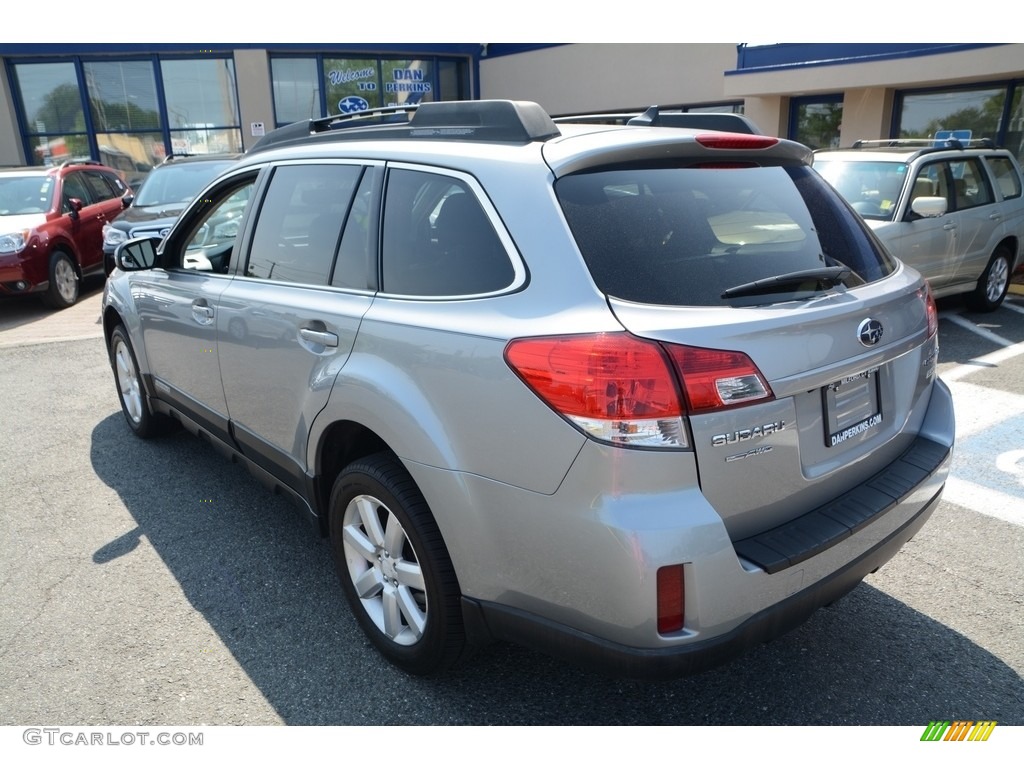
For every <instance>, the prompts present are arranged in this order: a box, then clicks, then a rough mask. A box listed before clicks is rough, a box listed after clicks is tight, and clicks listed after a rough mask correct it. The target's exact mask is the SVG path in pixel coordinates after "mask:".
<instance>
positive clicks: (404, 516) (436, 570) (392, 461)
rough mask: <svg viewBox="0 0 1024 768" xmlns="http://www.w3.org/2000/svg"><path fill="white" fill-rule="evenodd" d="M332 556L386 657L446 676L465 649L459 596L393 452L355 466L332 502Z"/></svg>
mask: <svg viewBox="0 0 1024 768" xmlns="http://www.w3.org/2000/svg"><path fill="white" fill-rule="evenodd" d="M329 514H330V536H331V553H332V555H333V556H334V564H335V567H336V568H337V570H338V576H339V577H340V578H341V584H342V588H343V590H344V592H345V597H346V599H347V600H348V602H349V605H350V607H351V608H352V612H353V614H355V617H356V620H357V621H358V622H359V625H360V627H362V629H363V632H365V633H366V636H367V637H369V639H370V641H371V642H372V643H373V644H374V646H376V648H377V649H378V650H379V651H380V652H381V654H383V655H384V657H385V658H386V659H387V660H388V661H390V662H391V663H392V664H394V665H395V666H397V667H399V668H400V669H402V670H404V671H406V672H409V673H410V674H414V675H430V674H434V673H437V672H442V671H444V670H445V669H448V668H450V667H451V666H452V665H453V664H455V663H456V662H457V661H458V660H459V658H460V657H461V656H462V653H463V650H464V648H465V645H466V637H465V629H464V628H463V625H462V611H461V606H460V597H461V592H460V589H459V582H458V579H457V578H456V576H455V569H454V568H453V567H452V563H451V559H450V557H449V556H448V549H447V548H446V547H445V544H444V540H443V539H442V538H441V532H440V531H439V530H438V528H437V523H436V522H435V521H434V518H433V516H432V515H431V513H430V509H429V507H428V506H427V503H426V501H425V500H424V499H423V495H422V494H421V493H420V491H419V488H417V487H416V484H415V482H413V479H412V478H411V477H410V476H409V473H408V472H406V470H405V468H404V467H402V465H401V464H400V463H399V462H398V460H397V459H396V458H395V457H394V456H393V455H391V454H390V453H378V454H375V455H373V456H368V457H366V458H364V459H360V460H358V461H356V462H353V463H352V464H350V465H349V466H348V467H346V468H345V469H344V470H343V471H342V473H341V474H340V475H339V476H338V479H337V480H336V481H335V483H334V489H333V490H332V492H331V502H330V513H329Z"/></svg>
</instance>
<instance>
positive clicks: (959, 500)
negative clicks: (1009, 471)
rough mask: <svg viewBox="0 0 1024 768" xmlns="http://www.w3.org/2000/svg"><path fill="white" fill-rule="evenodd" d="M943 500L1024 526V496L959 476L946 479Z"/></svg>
mask: <svg viewBox="0 0 1024 768" xmlns="http://www.w3.org/2000/svg"><path fill="white" fill-rule="evenodd" d="M942 500H943V501H948V502H949V503H950V504H956V505H957V506H958V507H965V508H967V509H970V510H971V511H973V512H980V513H981V514H983V515H988V516H989V517H995V518H998V519H999V520H1005V521H1006V522H1008V523H1013V524H1014V525H1020V526H1024V497H1022V496H1013V495H1011V494H1009V493H1002V492H1001V491H996V490H993V489H992V488H986V487H985V486H984V485H978V484H977V483H972V482H971V481H970V480H964V479H962V478H959V477H950V478H949V479H948V480H946V488H945V490H944V491H943V492H942Z"/></svg>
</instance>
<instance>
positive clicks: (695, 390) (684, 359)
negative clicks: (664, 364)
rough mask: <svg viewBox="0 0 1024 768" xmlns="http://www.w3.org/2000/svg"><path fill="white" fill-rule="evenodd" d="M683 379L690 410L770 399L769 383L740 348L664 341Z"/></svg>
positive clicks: (714, 409)
mask: <svg viewBox="0 0 1024 768" xmlns="http://www.w3.org/2000/svg"><path fill="white" fill-rule="evenodd" d="M665 348H666V350H668V354H669V357H671V358H672V362H673V363H675V367H676V372H677V373H678V374H679V378H680V379H681V380H682V382H683V391H684V392H685V393H686V400H687V406H688V408H689V411H690V413H704V412H708V411H717V410H721V409H723V408H731V407H732V406H734V405H744V404H749V403H753V402H756V401H758V400H771V399H772V398H773V397H774V395H773V394H772V390H771V387H769V386H768V382H766V381H765V379H764V376H762V375H761V371H759V370H758V368H757V366H756V365H754V362H753V361H752V360H751V359H750V358H749V357H747V356H746V355H745V354H743V353H742V352H727V351H725V350H721V349H702V348H700V347H685V346H683V345H681V344H666V345H665Z"/></svg>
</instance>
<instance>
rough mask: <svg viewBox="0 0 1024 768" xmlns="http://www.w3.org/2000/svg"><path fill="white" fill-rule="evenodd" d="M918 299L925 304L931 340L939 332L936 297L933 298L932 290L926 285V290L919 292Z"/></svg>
mask: <svg viewBox="0 0 1024 768" xmlns="http://www.w3.org/2000/svg"><path fill="white" fill-rule="evenodd" d="M917 298H919V299H921V300H922V301H923V302H924V312H925V317H927V318H928V338H929V339H930V338H931V337H932V336H934V335H935V334H936V333H938V332H939V310H938V308H937V307H936V306H935V297H934V296H932V288H931V286H930V285H928V284H927V283H925V286H924V288H921V289H919V290H918V292H917Z"/></svg>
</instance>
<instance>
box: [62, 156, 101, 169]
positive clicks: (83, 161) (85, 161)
mask: <svg viewBox="0 0 1024 768" xmlns="http://www.w3.org/2000/svg"><path fill="white" fill-rule="evenodd" d="M69 165H103V163H101V162H100V161H99V160H93V159H92V158H89V157H81V158H71V159H70V160H65V161H63V162H62V163H61V164H60V165H58V166H57V167H58V168H67V167H68V166H69Z"/></svg>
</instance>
